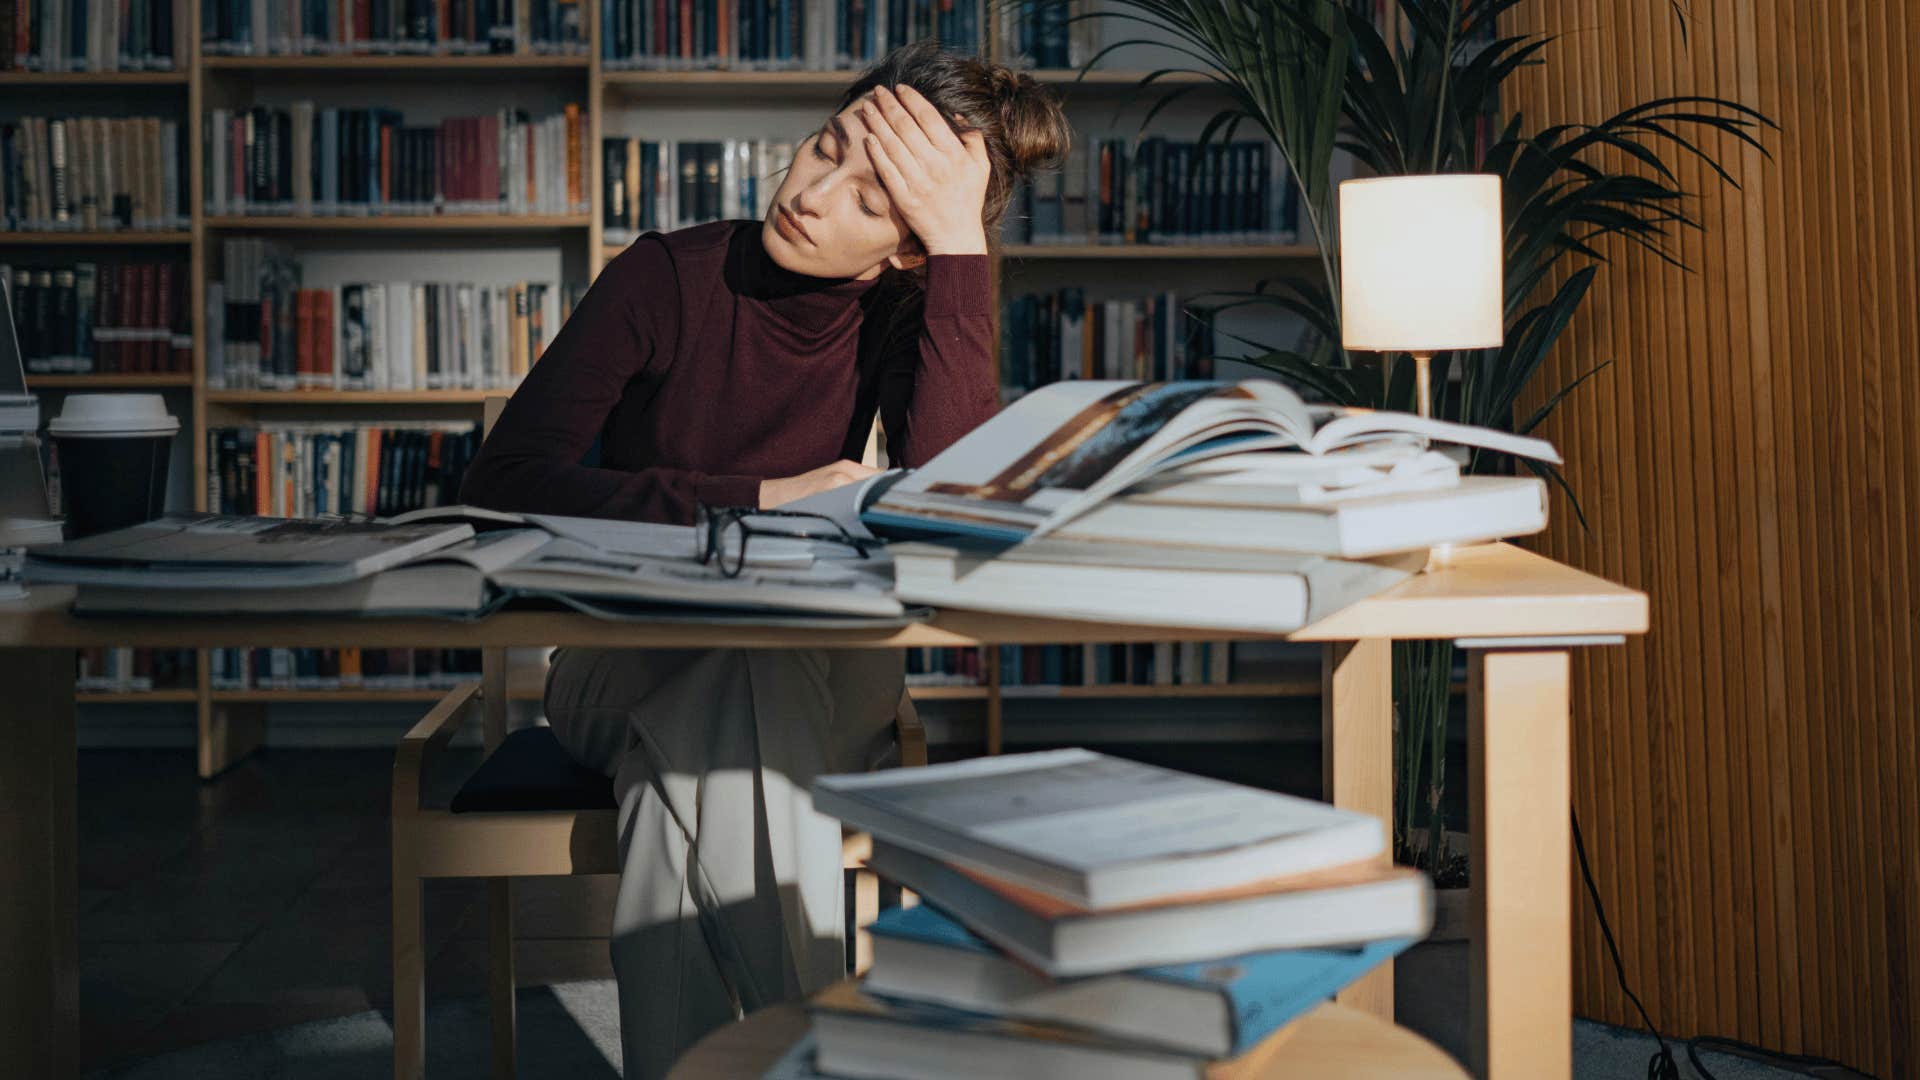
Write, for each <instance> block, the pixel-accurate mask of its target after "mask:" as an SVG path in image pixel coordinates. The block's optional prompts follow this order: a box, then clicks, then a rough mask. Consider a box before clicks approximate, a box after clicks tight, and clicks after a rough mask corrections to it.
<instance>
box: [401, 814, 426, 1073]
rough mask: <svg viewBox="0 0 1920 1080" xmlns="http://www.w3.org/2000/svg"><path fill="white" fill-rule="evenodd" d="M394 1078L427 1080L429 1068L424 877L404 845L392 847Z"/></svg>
mask: <svg viewBox="0 0 1920 1080" xmlns="http://www.w3.org/2000/svg"><path fill="white" fill-rule="evenodd" d="M393 850H394V860H393V1080H423V1078H424V1077H425V1076H426V1072H427V1038H426V1025H427V963H426V953H425V950H424V949H423V947H422V940H423V938H424V936H425V933H424V931H425V925H424V922H423V919H422V914H421V909H420V879H419V878H417V877H415V876H413V874H412V872H411V871H412V868H411V867H410V866H406V865H403V863H405V862H407V859H406V856H405V853H404V849H403V847H402V846H401V844H400V842H399V838H398V837H395V842H394V845H393Z"/></svg>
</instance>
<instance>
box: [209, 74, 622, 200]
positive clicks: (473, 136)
mask: <svg viewBox="0 0 1920 1080" xmlns="http://www.w3.org/2000/svg"><path fill="white" fill-rule="evenodd" d="M590 126H591V125H590V124H589V123H588V117H587V114H586V113H585V112H583V111H582V110H581V108H580V107H579V106H578V105H575V104H571V103H569V104H568V105H567V106H566V107H565V109H564V110H563V111H561V112H558V113H553V114H551V115H548V116H543V117H540V118H537V119H535V118H533V117H530V116H529V115H528V114H527V113H526V112H524V111H522V110H519V109H501V110H499V111H498V112H496V113H493V114H492V115H482V116H455V117H448V118H447V119H444V120H440V121H438V122H435V123H430V124H418V125H413V126H408V125H407V124H405V123H404V121H403V118H402V116H401V114H400V112H399V110H397V109H340V108H332V107H328V108H316V107H315V106H314V104H313V102H311V101H297V102H294V103H293V104H292V105H291V106H288V107H286V108H278V107H267V106H254V107H252V108H249V109H242V110H238V111H229V110H227V109H213V110H210V111H209V112H208V114H207V116H206V118H205V133H206V139H205V143H204V150H205V156H206V161H205V165H206V185H207V191H206V207H207V212H208V213H211V214H217V215H225V214H268V215H275V214H298V215H310V214H320V215H335V214H346V215H369V214H407V215H419V214H578V213H585V212H586V211H587V207H588V195H589V189H588V187H587V177H586V169H587V168H588V162H587V158H586V153H587V135H588V131H589V129H590Z"/></svg>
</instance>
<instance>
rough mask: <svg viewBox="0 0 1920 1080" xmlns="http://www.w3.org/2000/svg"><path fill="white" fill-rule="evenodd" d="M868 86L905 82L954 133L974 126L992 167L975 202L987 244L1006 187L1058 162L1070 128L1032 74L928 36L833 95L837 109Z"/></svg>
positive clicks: (996, 230) (1009, 190) (995, 233)
mask: <svg viewBox="0 0 1920 1080" xmlns="http://www.w3.org/2000/svg"><path fill="white" fill-rule="evenodd" d="M876 86H884V87H887V88H888V89H892V88H894V87H896V86H911V87H913V88H914V89H915V90H916V91H918V92H919V93H920V96H922V97H924V98H926V99H927V100H928V101H929V102H932V103H933V107H934V108H936V109H939V110H940V112H941V113H942V114H943V115H945V116H946V118H947V122H948V123H950V124H951V125H952V126H953V130H954V132H955V133H956V134H960V133H965V132H967V131H978V132H979V133H980V135H981V138H982V139H984V140H985V142H986V146H987V159H988V160H989V161H990V162H991V163H992V165H993V171H992V175H991V176H989V177H988V179H987V197H986V201H985V203H984V204H983V205H982V206H981V208H980V221H981V224H983V225H985V226H986V230H987V243H988V244H989V245H992V244H995V243H996V242H997V241H998V238H999V235H1000V218H1001V217H1002V216H1004V215H1005V214H1006V212H1007V203H1008V201H1010V200H1011V199H1012V198H1013V188H1014V185H1015V184H1017V183H1019V182H1020V181H1021V180H1022V179H1024V178H1025V177H1026V176H1027V175H1028V174H1030V173H1032V172H1033V171H1034V170H1036V169H1051V168H1058V167H1059V165H1060V163H1061V162H1062V161H1064V160H1065V159H1066V156H1067V146H1068V143H1069V142H1070V141H1071V139H1072V129H1071V128H1070V127H1068V125H1067V117H1066V114H1065V113H1064V112H1062V111H1061V109H1060V103H1059V101H1058V100H1056V99H1055V98H1054V96H1053V94H1052V92H1051V91H1049V90H1048V89H1047V88H1046V87H1044V86H1041V85H1040V84H1039V83H1037V82H1034V81H1033V79H1032V78H1030V77H1028V76H1026V75H1023V74H1020V73H1018V72H1015V71H1013V70H1011V69H1009V68H1004V67H1001V66H999V65H998V64H989V63H987V62H986V61H984V60H981V59H980V58H979V57H976V56H966V55H963V54H961V53H953V52H945V51H942V50H941V49H940V47H939V45H937V44H936V43H934V42H930V41H919V42H915V43H914V44H911V45H902V46H900V47H899V48H897V49H895V50H893V51H892V52H890V53H888V54H887V55H886V56H885V57H883V58H882V59H881V61H880V62H879V63H877V64H875V65H874V66H873V67H872V68H871V69H870V70H868V72H867V73H866V74H865V75H862V76H860V78H858V79H856V80H855V81H854V83H853V85H852V86H849V87H847V92H846V93H845V94H843V95H841V98H840V105H839V107H838V108H836V109H835V110H834V111H835V112H838V111H840V110H841V109H845V108H846V107H847V106H849V105H851V104H853V103H854V101H856V100H857V99H859V98H860V96H861V95H863V94H865V93H866V92H867V91H869V90H872V89H873V88H874V87H876Z"/></svg>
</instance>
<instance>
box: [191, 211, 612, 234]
mask: <svg viewBox="0 0 1920 1080" xmlns="http://www.w3.org/2000/svg"><path fill="white" fill-rule="evenodd" d="M591 222H592V217H591V216H590V215H587V214H418V215H408V214H375V215H370V216H349V215H340V216H319V217H315V216H300V215H294V214H260V215H257V216H255V215H238V216H236V215H231V214H229V215H223V216H220V217H209V218H207V219H206V224H207V228H209V229H227V230H237V231H245V232H557V231H560V230H563V229H584V228H586V227H587V226H588V225H589V224H590V223H591Z"/></svg>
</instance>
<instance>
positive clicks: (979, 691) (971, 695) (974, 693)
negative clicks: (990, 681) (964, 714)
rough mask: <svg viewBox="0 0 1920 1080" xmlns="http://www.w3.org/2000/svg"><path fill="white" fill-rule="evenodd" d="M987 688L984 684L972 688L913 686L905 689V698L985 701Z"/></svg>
mask: <svg viewBox="0 0 1920 1080" xmlns="http://www.w3.org/2000/svg"><path fill="white" fill-rule="evenodd" d="M988 691H989V688H988V687H987V686H985V685H984V684H979V685H973V686H944V685H936V686H913V685H911V684H909V685H908V687H907V696H908V697H910V698H912V699H913V700H915V701H985V700H986V699H987V698H988V697H989V696H990V694H989V692H988Z"/></svg>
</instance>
